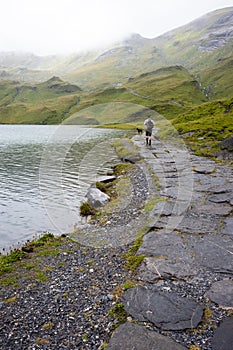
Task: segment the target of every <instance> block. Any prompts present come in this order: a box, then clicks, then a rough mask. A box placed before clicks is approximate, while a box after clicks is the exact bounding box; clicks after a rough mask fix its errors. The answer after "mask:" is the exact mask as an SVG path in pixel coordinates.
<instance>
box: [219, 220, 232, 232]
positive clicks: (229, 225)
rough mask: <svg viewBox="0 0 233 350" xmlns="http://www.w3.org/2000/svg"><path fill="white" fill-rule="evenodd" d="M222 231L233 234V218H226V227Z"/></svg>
mask: <svg viewBox="0 0 233 350" xmlns="http://www.w3.org/2000/svg"><path fill="white" fill-rule="evenodd" d="M221 233H222V234H224V235H229V236H233V218H226V219H225V220H224V227H223V229H222V232H221Z"/></svg>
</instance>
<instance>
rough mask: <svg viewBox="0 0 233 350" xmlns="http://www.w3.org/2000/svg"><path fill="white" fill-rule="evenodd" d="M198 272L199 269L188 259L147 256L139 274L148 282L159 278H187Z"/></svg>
mask: <svg viewBox="0 0 233 350" xmlns="http://www.w3.org/2000/svg"><path fill="white" fill-rule="evenodd" d="M196 273H197V269H196V268H195V266H193V263H192V264H190V262H189V261H187V260H183V261H182V260H180V259H177V260H175V259H170V260H169V259H166V258H153V257H150V258H145V259H144V260H143V263H142V265H141V267H140V269H139V274H138V276H139V277H140V278H141V279H142V280H143V281H147V282H150V283H152V282H155V281H156V280H158V279H161V278H162V279H172V278H173V279H174V278H175V279H186V278H187V277H189V276H193V275H195V274H196Z"/></svg>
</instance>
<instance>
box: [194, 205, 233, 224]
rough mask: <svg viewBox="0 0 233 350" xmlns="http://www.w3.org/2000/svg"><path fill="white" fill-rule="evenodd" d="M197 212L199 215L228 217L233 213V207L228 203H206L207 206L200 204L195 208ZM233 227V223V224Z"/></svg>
mask: <svg viewBox="0 0 233 350" xmlns="http://www.w3.org/2000/svg"><path fill="white" fill-rule="evenodd" d="M195 211H197V213H199V214H204V215H218V216H227V215H229V214H230V213H231V212H232V207H231V206H230V205H229V204H226V203H211V202H206V203H205V204H202V203H198V204H197V205H196V206H195ZM232 226H233V223H232Z"/></svg>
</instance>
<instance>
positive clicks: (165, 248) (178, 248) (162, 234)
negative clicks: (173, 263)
mask: <svg viewBox="0 0 233 350" xmlns="http://www.w3.org/2000/svg"><path fill="white" fill-rule="evenodd" d="M138 254H145V255H147V256H156V257H163V258H179V259H182V257H185V260H186V259H188V256H189V252H188V251H187V249H186V247H185V244H184V242H183V240H182V237H181V236H180V235H179V234H177V233H175V232H172V231H166V230H159V231H151V232H149V233H147V234H146V235H145V236H144V237H143V241H142V244H141V247H140V248H139V250H138Z"/></svg>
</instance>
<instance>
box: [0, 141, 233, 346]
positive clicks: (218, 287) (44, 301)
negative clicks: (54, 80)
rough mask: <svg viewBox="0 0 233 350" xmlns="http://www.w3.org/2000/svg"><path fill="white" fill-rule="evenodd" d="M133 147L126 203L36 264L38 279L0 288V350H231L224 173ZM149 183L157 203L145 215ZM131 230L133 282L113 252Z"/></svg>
mask: <svg viewBox="0 0 233 350" xmlns="http://www.w3.org/2000/svg"><path fill="white" fill-rule="evenodd" d="M134 143H135V145H136V146H137V149H138V152H139V153H140V157H138V158H137V157H136V158H135V155H133V157H132V158H130V157H128V159H127V161H130V162H133V163H136V168H135V169H136V170H134V171H133V172H132V173H131V187H132V188H131V196H130V198H129V200H128V201H127V204H126V205H124V206H122V207H120V208H117V210H115V211H113V212H112V213H110V214H109V215H107V216H106V217H105V221H104V224H103V225H99V223H98V222H95V223H92V224H87V225H84V226H85V227H83V228H82V230H81V231H79V232H77V234H76V235H75V236H74V237H73V240H72V241H71V240H70V239H69V238H67V237H66V238H63V239H62V244H61V246H60V247H57V250H58V253H57V254H56V255H54V256H51V255H50V256H44V257H43V258H42V260H40V265H39V269H40V270H41V271H44V272H46V276H47V280H46V281H43V282H38V281H31V280H27V279H24V278H22V279H21V280H20V285H19V286H17V287H15V286H13V287H12V286H11V285H10V286H1V288H0V312H1V321H0V322H1V324H0V327H1V330H2V331H1V338H0V346H1V349H3V350H5V349H7V350H10V349H12V350H13V349H30V350H31V349H50V350H52V349H56V350H57V349H59V350H63V349H64V350H65V349H72V350H74V349H93V350H94V349H98V350H101V349H105V348H107V349H109V350H113V349H114V350H121V349H138V350H147V349H148V350H157V349H159V350H163V349H164V350H169V349H172V350H176V349H177V350H179V349H190V350H198V349H201V350H211V349H213V350H220V349H222V350H230V349H231V346H232V342H233V339H232V327H233V316H232V314H233V280H232V278H233V257H232V256H233V237H232V235H233V231H232V227H233V225H232V224H233V217H232V205H233V191H232V169H231V168H229V167H227V166H223V165H220V164H217V163H215V162H214V161H212V160H208V159H205V158H200V157H196V156H194V155H189V154H188V153H187V152H186V150H184V149H179V148H177V149H174V148H171V147H169V146H168V145H164V144H163V143H162V142H160V141H158V140H154V142H153V145H152V147H151V148H146V146H145V145H144V139H143V138H142V137H141V136H136V137H134ZM155 175H156V176H157V177H158V178H159V184H160V188H159V191H158V193H157V194H156V196H157V199H158V200H157V201H155V202H154V203H153V201H152V202H151V203H153V206H151V208H150V210H149V211H147V212H145V211H142V210H141V209H142V206H143V205H144V203H145V202H146V201H148V200H151V197H150V195H151V192H153V190H154V189H153V184H152V183H153V177H154V176H155ZM140 230H143V231H144V232H143V239H142V243H141V246H140V248H139V250H138V252H137V255H138V256H143V257H144V260H143V263H142V264H141V265H140V267H139V268H138V269H137V273H136V275H133V274H132V273H131V272H130V271H128V270H126V269H125V260H124V258H123V255H122V254H126V253H127V252H128V250H129V247H130V246H131V245H132V242H133V241H134V240H135V239H136V238H137V233H138V231H140ZM116 235H117V237H118V238H116ZM129 287H131V288H129ZM119 306H120V307H121V311H122V307H124V317H125V318H124V322H123V323H122V325H120V327H117V328H116V330H115V331H114V332H113V329H114V328H115V326H116V324H117V323H119V319H120V318H121V317H120V315H119V314H117V313H114V312H110V310H113V309H114V308H116V307H119ZM125 312H127V314H125ZM120 320H121V319H120ZM121 321H122V320H121ZM107 344H108V345H107Z"/></svg>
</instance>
